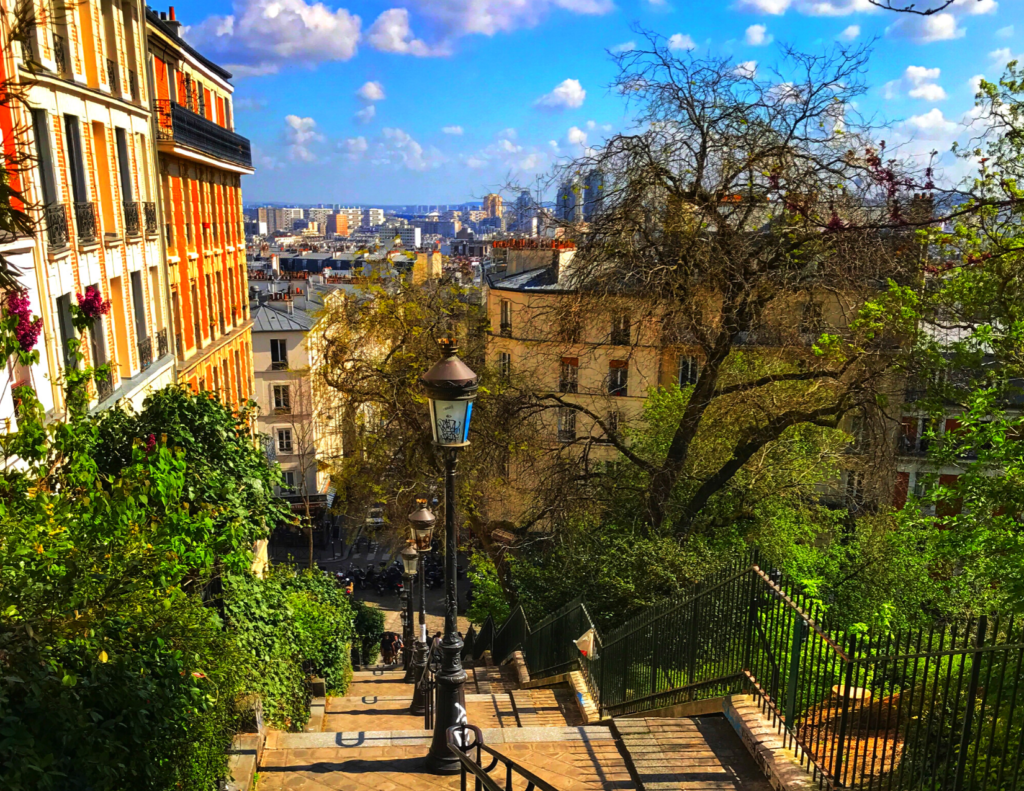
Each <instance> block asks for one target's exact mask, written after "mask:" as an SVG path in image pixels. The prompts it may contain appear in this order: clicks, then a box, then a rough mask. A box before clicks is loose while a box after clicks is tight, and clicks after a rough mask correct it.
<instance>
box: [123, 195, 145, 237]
mask: <svg viewBox="0 0 1024 791" xmlns="http://www.w3.org/2000/svg"><path fill="white" fill-rule="evenodd" d="M139 206H140V204H139V202H138V201H130V200H126V201H125V202H124V229H125V233H127V234H128V235H129V236H138V235H139V234H140V233H142V222H141V220H140V218H139Z"/></svg>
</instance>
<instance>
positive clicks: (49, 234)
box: [46, 203, 68, 248]
mask: <svg viewBox="0 0 1024 791" xmlns="http://www.w3.org/2000/svg"><path fill="white" fill-rule="evenodd" d="M46 242H47V244H49V245H50V247H52V248H61V247H67V246H68V213H67V209H65V208H64V204H63V203H51V204H50V205H49V206H47V207H46Z"/></svg>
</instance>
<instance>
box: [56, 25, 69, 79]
mask: <svg viewBox="0 0 1024 791" xmlns="http://www.w3.org/2000/svg"><path fill="white" fill-rule="evenodd" d="M53 64H54V66H55V67H56V69H57V73H58V74H59V75H61V76H62V77H63V76H64V75H65V74H67V73H68V59H67V54H66V53H65V51H64V36H59V35H57V34H56V33H54V34H53Z"/></svg>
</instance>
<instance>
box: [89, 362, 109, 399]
mask: <svg viewBox="0 0 1024 791" xmlns="http://www.w3.org/2000/svg"><path fill="white" fill-rule="evenodd" d="M93 381H94V382H95V383H96V397H97V398H99V400H100V401H106V400H107V399H108V398H110V396H112V395H113V394H114V375H113V374H112V373H111V372H110V369H107V370H106V371H105V372H97V373H96V374H95V375H94V376H93Z"/></svg>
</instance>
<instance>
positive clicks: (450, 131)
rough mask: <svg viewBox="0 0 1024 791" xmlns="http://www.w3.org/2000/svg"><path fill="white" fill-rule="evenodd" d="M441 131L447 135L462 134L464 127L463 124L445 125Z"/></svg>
mask: <svg viewBox="0 0 1024 791" xmlns="http://www.w3.org/2000/svg"><path fill="white" fill-rule="evenodd" d="M441 131H442V132H444V133H445V134H446V135H461V134H462V127H461V126H445V127H442V128H441Z"/></svg>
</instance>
